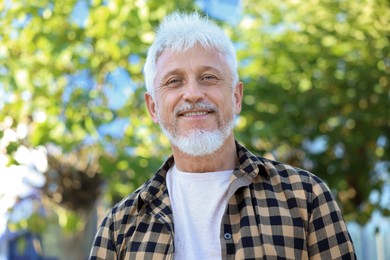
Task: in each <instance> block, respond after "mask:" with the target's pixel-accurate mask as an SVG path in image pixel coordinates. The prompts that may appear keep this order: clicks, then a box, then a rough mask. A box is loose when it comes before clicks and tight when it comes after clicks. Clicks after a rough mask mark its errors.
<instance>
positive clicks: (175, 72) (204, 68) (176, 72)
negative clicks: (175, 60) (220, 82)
mask: <svg viewBox="0 0 390 260" xmlns="http://www.w3.org/2000/svg"><path fill="white" fill-rule="evenodd" d="M208 70H210V71H214V72H216V73H218V75H223V71H220V70H219V69H217V68H215V67H212V66H208V65H204V66H200V67H199V68H197V72H199V71H208ZM183 73H184V71H183V69H182V68H177V69H173V70H170V71H168V72H166V73H165V74H164V75H163V76H162V77H161V81H164V80H165V79H166V78H167V77H168V76H170V75H179V74H183Z"/></svg>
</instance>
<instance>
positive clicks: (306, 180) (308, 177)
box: [258, 157, 328, 192]
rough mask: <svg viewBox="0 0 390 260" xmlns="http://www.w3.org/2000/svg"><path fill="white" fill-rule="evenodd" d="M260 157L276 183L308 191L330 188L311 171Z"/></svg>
mask: <svg viewBox="0 0 390 260" xmlns="http://www.w3.org/2000/svg"><path fill="white" fill-rule="evenodd" d="M258 159H259V160H260V161H261V162H262V163H263V165H264V167H265V168H266V170H267V172H268V173H269V180H270V181H271V182H273V183H275V184H281V185H292V186H295V187H296V186H299V187H301V188H302V189H304V190H306V191H308V192H313V191H316V190H317V191H318V189H326V190H327V189H328V187H327V186H326V184H325V182H324V181H323V180H322V179H321V178H319V177H318V176H316V175H315V174H313V173H312V172H310V171H307V170H304V169H301V168H298V167H294V166H291V165H289V164H286V163H282V162H278V161H273V160H270V159H266V158H263V157H258Z"/></svg>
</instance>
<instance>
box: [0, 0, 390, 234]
mask: <svg viewBox="0 0 390 260" xmlns="http://www.w3.org/2000/svg"><path fill="white" fill-rule="evenodd" d="M194 9H195V7H194V4H193V1H190V0H183V1H178V2H175V1H159V0H148V1H142V0H137V1H135V0H134V1H125V0H110V1H103V0H91V1H82V0H80V1H75V0H66V1H54V0H29V1H23V0H19V1H12V0H7V1H4V2H2V3H0V28H1V31H0V78H1V81H0V97H1V101H0V110H1V112H0V122H3V123H2V124H0V128H1V129H0V130H1V131H0V138H1V137H2V136H3V135H4V132H5V129H6V127H4V125H5V124H4V122H8V123H9V122H11V123H10V124H8V128H9V129H13V130H14V131H15V132H17V130H18V129H19V128H20V127H21V126H25V128H26V129H27V134H26V136H25V137H23V138H20V139H17V140H14V141H12V142H9V143H7V144H6V145H3V146H4V147H0V148H1V150H0V152H1V153H3V154H4V156H6V157H7V158H8V165H10V164H13V163H15V160H13V155H14V153H15V150H16V149H17V147H18V146H19V145H22V144H23V145H25V146H27V147H37V146H40V145H44V146H45V147H46V149H47V154H48V158H49V168H48V170H47V172H45V174H46V178H47V183H46V185H45V187H44V188H43V189H42V193H43V197H44V198H45V199H47V200H48V201H50V202H51V203H54V204H56V205H60V207H58V208H57V207H54V208H52V210H54V211H56V212H57V215H58V219H59V222H60V224H61V225H62V226H63V227H64V228H65V229H72V228H77V226H78V224H77V217H76V215H75V212H76V213H77V212H79V211H80V210H86V209H88V208H91V207H92V206H93V204H94V202H95V201H96V199H97V197H98V196H99V195H100V194H101V192H102V191H103V190H104V195H105V198H106V200H108V201H109V202H110V203H111V204H112V203H115V202H117V201H118V200H119V199H121V198H123V197H124V196H126V195H127V194H129V193H130V192H131V191H133V190H134V189H135V188H137V187H138V186H139V185H141V184H142V183H143V182H144V181H146V180H147V179H148V178H149V177H150V176H151V174H153V173H154V172H155V171H156V170H157V169H158V167H159V166H160V164H161V162H162V161H163V160H164V159H165V158H166V157H167V156H168V155H169V149H168V147H169V145H168V142H167V140H166V138H165V137H163V136H162V135H161V134H160V131H159V130H158V127H157V126H156V125H154V124H153V123H152V121H151V120H150V118H149V116H148V115H147V113H146V109H145V106H144V102H143V93H144V88H143V78H142V66H143V64H144V60H145V55H146V52H147V48H148V46H149V45H150V44H151V42H152V41H153V38H154V32H153V31H154V28H155V26H156V25H157V24H158V22H159V21H160V20H161V19H162V18H163V17H164V16H165V15H166V14H167V13H169V12H171V11H173V10H194ZM80 10H82V11H80ZM389 10H390V9H389V3H388V1H387V0H377V1H369V0H359V1H356V0H341V1H336V0H324V1H319V0H307V1H299V0H290V1H280V0H278V1H265V0H261V1H249V0H248V1H243V17H242V19H241V21H240V22H239V24H237V25H235V26H231V25H229V24H224V23H223V22H221V21H219V23H220V24H222V25H223V26H224V28H225V29H226V31H227V32H228V33H229V35H230V36H231V37H232V38H233V39H234V41H235V42H236V45H237V49H238V56H239V60H240V75H241V78H242V80H243V81H244V83H245V96H244V109H243V112H242V114H241V115H240V117H239V118H238V120H237V138H238V140H240V141H242V142H243V143H244V144H245V145H247V146H248V148H250V149H252V150H254V151H256V152H258V153H259V154H263V155H266V156H273V157H275V158H276V159H277V160H282V161H287V162H289V163H291V164H293V165H297V166H300V167H304V168H306V169H309V170H311V171H313V172H314V173H316V174H317V175H318V176H320V177H321V178H323V179H324V180H326V182H327V183H328V184H329V186H330V187H331V189H332V190H334V191H335V194H336V195H337V196H336V197H337V199H338V201H339V202H340V205H341V206H342V208H343V211H344V213H345V217H346V219H347V220H357V221H359V222H361V223H365V222H366V221H367V220H368V218H369V217H370V215H371V213H372V211H373V210H374V209H381V208H382V210H383V213H389V212H388V211H387V212H386V211H385V207H383V205H380V203H379V202H378V201H377V202H375V201H370V200H369V195H370V193H371V192H372V191H377V192H379V193H380V192H381V187H382V185H383V183H384V182H386V181H389V176H388V175H386V173H387V172H388V170H389V169H388V168H389V161H390V149H389V148H390V105H389V103H390V85H389V84H390V83H389V81H390V57H389V48H390V47H389V46H390V44H389V36H390V34H389V30H390V11H389ZM84 16H85V17H84ZM118 71H121V73H122V74H125V75H127V77H128V81H129V82H126V84H127V85H126V86H125V88H126V89H127V91H128V92H127V93H129V94H128V95H123V96H120V97H119V98H117V99H118V100H116V101H114V104H113V102H112V100H110V98H109V95H108V93H111V92H114V91H116V88H117V85H118V84H119V83H118V82H116V81H115V80H113V79H112V78H113V75H115V73H117V72H118ZM121 84H123V82H121ZM121 99H124V100H121ZM122 101H123V104H122V103H121V105H120V106H115V103H119V102H122ZM121 120H122V121H121ZM118 121H121V122H125V123H124V125H121V126H119V124H114V125H112V124H111V127H113V128H114V130H115V132H116V133H115V134H113V133H112V132H105V131H102V127H103V126H108V125H110V123H112V122H118ZM319 144H322V146H321V145H319ZM380 163H382V164H380ZM386 163H387V164H386ZM380 165H381V167H379V166H380Z"/></svg>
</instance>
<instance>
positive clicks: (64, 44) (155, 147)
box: [0, 0, 193, 258]
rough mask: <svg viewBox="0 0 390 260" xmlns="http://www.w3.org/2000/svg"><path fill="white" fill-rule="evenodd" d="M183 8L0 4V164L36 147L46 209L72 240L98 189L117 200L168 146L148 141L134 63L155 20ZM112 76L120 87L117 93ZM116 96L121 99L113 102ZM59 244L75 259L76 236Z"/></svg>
mask: <svg viewBox="0 0 390 260" xmlns="http://www.w3.org/2000/svg"><path fill="white" fill-rule="evenodd" d="M192 7H193V3H192V1H189V0H188V1H181V2H180V4H176V3H174V2H161V1H158V0H151V1H147V2H146V1H123V0H113V1H100V0H94V1H83V0H80V1H75V0H67V1H54V0H46V1H41V0H39V1H38V0H36V1H34V0H33V1H22V0H21V1H11V0H10V1H4V2H2V3H1V4H0V11H1V12H0V28H1V34H0V77H1V83H0V95H1V96H2V97H1V102H0V108H1V113H0V122H1V124H0V129H1V132H0V139H1V140H2V142H1V146H0V149H1V150H0V152H1V158H2V159H4V160H1V161H2V162H3V161H4V164H2V165H0V167H1V169H4V168H6V167H8V166H10V165H13V164H19V162H18V160H15V154H16V153H17V151H18V149H20V148H21V147H23V148H27V149H35V148H37V147H41V148H42V149H43V150H44V151H45V153H46V154H47V169H46V170H45V171H44V174H45V177H46V184H45V186H44V187H42V188H41V196H42V201H43V202H44V204H45V205H46V212H51V213H54V219H57V220H56V221H58V222H59V223H60V224H61V225H62V226H63V228H64V230H67V231H70V232H74V233H73V236H74V237H80V236H81V237H83V236H82V232H84V224H83V222H85V221H86V218H88V217H90V214H91V210H92V209H93V206H94V204H95V202H96V199H97V198H98V196H99V195H100V194H101V192H102V189H103V188H105V191H107V192H106V193H105V194H107V198H108V201H109V202H110V203H114V202H117V201H118V199H119V198H122V197H123V196H125V195H126V194H128V193H129V192H131V191H132V190H133V189H134V188H135V187H137V186H138V185H140V184H141V183H142V182H144V181H145V180H146V179H147V178H148V177H149V176H150V175H151V174H152V172H153V171H152V170H150V169H152V168H153V169H155V168H156V167H158V166H157V164H159V161H161V157H162V156H161V154H162V152H161V150H159V148H160V147H167V145H166V144H167V143H166V141H165V143H162V144H161V145H159V144H155V140H156V138H159V136H158V135H151V134H150V133H151V130H150V127H151V126H152V122H151V120H150V119H149V118H148V117H147V116H146V113H145V109H144V107H143V102H142V99H143V83H142V66H143V63H144V58H145V53H146V50H147V48H148V46H149V44H150V43H151V41H152V40H153V37H154V35H153V31H154V27H155V26H156V25H157V23H158V22H159V21H160V20H161V19H162V18H163V17H164V15H165V14H166V13H167V12H170V11H173V10H176V9H177V8H179V9H182V10H186V9H190V8H192ZM118 77H125V80H127V82H126V85H125V86H121V89H119V90H118V89H117V88H118V84H117V82H116V80H117V78H118ZM121 84H122V85H123V80H121ZM118 92H119V93H121V94H123V96H122V97H119V98H115V100H113V97H112V94H111V93H118ZM122 99H125V100H124V101H123V100H122ZM118 102H121V105H120V106H118V105H117V103H118ZM112 122H114V124H113V123H112ZM118 122H119V123H121V122H122V124H118ZM109 127H111V128H112V127H122V129H117V131H116V132H119V133H120V134H119V135H118V134H116V132H114V131H105V129H107V128H109ZM152 128H153V127H152ZM19 129H25V131H26V134H25V135H22V136H20V135H18V134H17V133H18V131H19ZM7 133H11V135H10V134H7ZM9 136H15V138H12V139H9ZM42 149H41V150H42ZM104 179H106V180H109V182H103V180H104ZM104 184H105V185H106V186H103V185H104ZM1 195H2V194H1ZM0 197H1V196H0ZM34 216H36V214H34ZM46 224H47V223H45V221H42V216H40V217H31V218H30V219H29V222H25V221H23V222H20V223H19V225H21V227H29V228H34V230H39V229H40V228H44V226H45V225H46ZM75 231H76V232H75ZM67 243H71V244H70V245H69V244H68V245H64V248H72V250H70V251H69V252H67V255H68V257H70V258H77V257H80V256H81V255H82V253H81V252H80V251H81V250H82V248H80V246H82V243H80V240H79V239H70V240H69V241H67ZM77 249H79V250H77ZM70 252H73V253H74V254H75V255H73V256H72V255H69V253H70Z"/></svg>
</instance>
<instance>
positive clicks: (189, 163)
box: [171, 134, 238, 173]
mask: <svg viewBox="0 0 390 260" xmlns="http://www.w3.org/2000/svg"><path fill="white" fill-rule="evenodd" d="M171 147H172V151H173V157H174V158H175V164H176V167H177V168H178V169H179V170H180V171H184V172H199V173H201V172H215V171H225V170H232V169H234V168H235V167H236V166H237V164H238V158H237V152H236V144H235V141H234V137H233V134H231V135H230V136H229V137H228V138H227V139H226V140H225V142H224V144H223V145H222V147H221V148H219V149H218V150H217V151H216V152H215V153H213V154H210V155H205V156H190V155H188V154H185V153H183V152H182V151H180V150H179V149H178V148H177V147H175V146H173V145H171Z"/></svg>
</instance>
